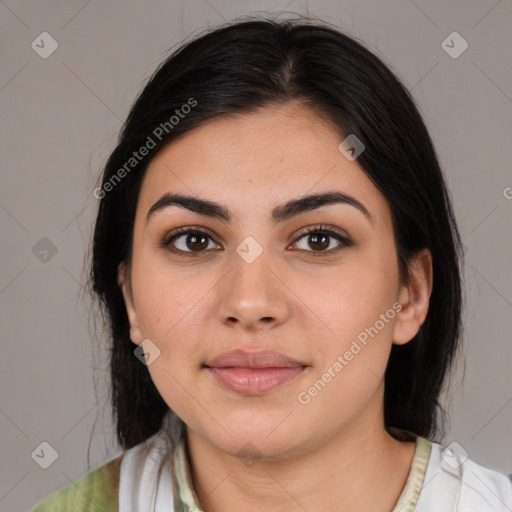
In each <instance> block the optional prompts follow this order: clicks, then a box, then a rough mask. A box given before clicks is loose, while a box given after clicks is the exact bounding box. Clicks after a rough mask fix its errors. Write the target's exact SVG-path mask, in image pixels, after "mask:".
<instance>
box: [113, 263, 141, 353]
mask: <svg viewBox="0 0 512 512" xmlns="http://www.w3.org/2000/svg"><path fill="white" fill-rule="evenodd" d="M128 273H129V270H127V268H126V265H125V263H124V262H121V263H120V264H119V266H118V267H117V284H118V285H119V286H120V287H121V292H122V293H123V298H124V304H125V307H126V313H127V315H128V321H129V323H130V338H131V340H132V342H133V343H135V345H140V344H141V343H142V340H143V337H142V335H141V332H140V328H139V321H138V319H137V312H136V311H135V306H134V303H133V294H132V290H131V283H130V277H129V275H128Z"/></svg>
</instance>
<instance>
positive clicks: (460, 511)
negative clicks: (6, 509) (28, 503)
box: [32, 430, 512, 512]
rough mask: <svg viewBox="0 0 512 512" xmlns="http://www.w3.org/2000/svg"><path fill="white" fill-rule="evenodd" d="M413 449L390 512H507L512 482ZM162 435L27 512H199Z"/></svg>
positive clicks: (426, 448)
mask: <svg viewBox="0 0 512 512" xmlns="http://www.w3.org/2000/svg"><path fill="white" fill-rule="evenodd" d="M400 433H401V435H402V436H404V439H405V437H406V436H408V437H409V438H410V439H414V440H415V441H416V450H415V453H414V458H413V461H412V465H411V470H410V472H409V476H408V478H407V481H406V483H405V486H404V489H403V491H402V493H401V495H400V497H399V499H398V502H397V504H396V505H395V507H394V508H393V511H392V512H511V511H512V481H511V480H510V478H509V477H507V476H506V475H504V474H502V473H499V472H497V471H493V470H491V469H488V468H485V467H483V466H480V465H479V464H477V463H476V462H474V461H472V460H470V459H464V457H463V456H462V455H460V454H459V453H457V452H455V451H451V450H449V449H445V447H444V446H442V445H440V444H438V443H434V442H431V441H428V440H427V439H425V438H423V437H421V436H417V435H416V434H414V433H412V432H408V431H405V430H401V431H400ZM164 453H165V441H164V437H163V435H162V431H160V432H158V433H157V434H155V435H154V436H152V437H150V438H149V439H148V440H146V442H144V443H141V444H139V445H137V446H135V447H133V448H131V449H130V450H127V451H126V452H125V453H124V454H123V455H121V456H119V457H116V458H115V459H113V460H111V461H109V462H107V463H106V464H104V465H103V466H101V467H99V468H97V469H96V470H94V471H91V472H90V473H88V474H87V475H86V476H85V477H84V478H82V479H81V480H79V481H78V482H76V483H75V484H72V485H70V486H68V487H66V488H65V489H62V490H61V491H59V492H57V493H55V494H53V495H51V496H50V497H48V498H47V499H46V500H44V501H43V502H41V503H40V504H39V505H38V506H36V508H34V509H33V510H32V512H68V511H73V512H89V511H90V512H97V511H98V510H101V511H102V512H135V511H136V512H153V511H154V512H201V508H200V506H199V502H198V500H197V496H196V493H195V491H194V488H193V485H192V479H191V473H190V465H189V459H188V454H187V448H186V442H185V439H184V438H182V439H181V440H180V441H179V443H178V444H177V446H176V449H175V451H174V452H173V454H172V457H171V463H172V469H171V467H170V465H169V464H168V465H163V466H162V473H161V475H160V477H158V470H159V467H160V462H161V461H162V458H163V456H164Z"/></svg>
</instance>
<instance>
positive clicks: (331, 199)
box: [146, 191, 372, 223]
mask: <svg viewBox="0 0 512 512" xmlns="http://www.w3.org/2000/svg"><path fill="white" fill-rule="evenodd" d="M331 204H347V205H349V206H353V207H354V208H357V209H358V210H359V211H360V212H362V213H363V214H364V215H365V217H366V218H367V219H368V220H369V221H370V222H372V216H371V215H370V212H369V211H368V210H367V209H366V208H365V206H364V205H363V204H362V203H361V202H359V201H358V200H357V199H356V198H355V197H352V196H350V195H347V194H344V193H343V192H338V191H329V192H323V193H319V194H311V195H307V196H303V197H299V198H297V199H292V200H290V201H288V202H286V203H285V204H282V205H279V206H276V207H275V208H274V209H273V210H272V221H273V222H274V223H278V222H283V221H285V220H288V219H290V218H291V217H295V216H296V215H299V214H301V213H305V212H309V211H312V210H316V209H317V208H321V207H322V206H327V205H331ZM169 206H178V207H179V208H184V209H186V210H190V211H192V212H195V213H198V214H199V215H205V216H207V217H211V218H216V219H219V220H221V221H224V222H231V220H232V218H233V216H232V214H231V212H230V211H229V210H228V209H227V208H226V207H224V206H222V205H220V204H219V203H216V202H214V201H209V200H206V199H200V198H197V197H193V196H186V195H182V194H170V193H166V194H164V195H163V196H162V197H161V198H160V199H159V200H158V201H157V202H156V203H155V204H154V205H153V206H152V207H151V208H150V209H149V211H148V213H147V215H146V222H148V221H149V218H150V217H151V216H152V215H154V214H155V213H156V212H158V211H160V210H163V209H164V208H168V207H169Z"/></svg>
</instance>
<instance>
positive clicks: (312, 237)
mask: <svg viewBox="0 0 512 512" xmlns="http://www.w3.org/2000/svg"><path fill="white" fill-rule="evenodd" d="M303 239H304V240H305V242H304V243H303V246H302V247H298V245H299V242H300V241H301V240H303ZM333 239H334V240H336V241H338V245H337V246H336V245H335V246H334V247H332V240H333ZM351 245H352V241H351V240H349V239H348V238H346V237H345V236H343V235H341V234H340V233H338V232H337V231H333V230H332V229H326V228H325V227H323V226H315V227H312V228H309V229H308V230H307V231H306V232H305V233H303V234H302V235H301V236H300V237H299V238H298V239H297V241H296V242H295V243H294V245H293V247H294V248H298V249H300V250H304V251H307V252H310V253H312V256H323V255H326V256H327V255H330V254H333V253H336V252H338V251H340V250H341V249H343V248H344V247H349V246H351ZM315 253H317V254H315Z"/></svg>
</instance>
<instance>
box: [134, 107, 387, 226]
mask: <svg viewBox="0 0 512 512" xmlns="http://www.w3.org/2000/svg"><path fill="white" fill-rule="evenodd" d="M343 138H344V136H343V135H342V133H341V130H339V129H337V127H336V126H334V125H333V124H332V123H330V122H328V121H326V120H325V119H324V118H322V117H320V116H319V115H317V114H315V112H313V111H311V110H309V109H307V108H305V107H303V106H301V105H300V104H296V103H290V104H285V105H280V106H278V107H276V108H266V109H261V110H259V111H257V112H253V113H244V114H236V115H229V116H220V117H216V118H213V119H212V120H210V121H208V122H206V123H203V124H202V125H200V126H198V127H197V128H194V129H192V130H191V131H189V132H187V133H185V134H183V135H181V136H180V137H178V138H177V139H175V140H174V141H172V142H171V143H169V144H168V145H167V146H166V147H164V148H163V149H162V150H160V152H159V153H158V154H157V155H156V156H155V157H154V158H153V160H152V161H151V163H150V164H149V166H148V168H147V170H146V174H145V176H144V180H143V183H142V187H141V191H140V195H139V203H138V210H140V213H141V214H144V215H145V214H146V213H147V212H148V211H149V209H150V208H151V206H152V205H153V204H154V203H155V201H157V200H158V199H159V198H160V197H161V196H162V194H164V193H166V192H171V193H183V194H187V195H195V196H198V197H201V198H205V199H206V198H208V199H211V200H214V201H215V202H217V203H220V204H224V205H228V207H229V209H230V211H232V212H233V216H234V217H237V214H238V216H239V217H243V216H244V215H245V214H248V212H249V211H250V212H251V213H252V214H254V210H255V208H261V210H262V211H265V214H268V211H267V210H271V209H272V208H273V206H275V205H277V204H282V203H284V202H286V201H287V200H289V199H290V198H295V197H298V196H303V195H306V194H308V193H317V192H322V191H325V190H329V191H331V190H339V191H340V192H344V193H347V194H350V195H352V196H354V197H355V198H357V199H358V200H359V201H360V202H362V203H363V204H365V206H366V207H367V209H368V210H370V212H371V210H373V211H375V215H376V216H377V217H378V216H379V215H382V213H385V210H387V208H388V206H387V201H386V199H385V198H384V196H383V195H382V194H381V193H380V191H379V190H378V189H377V188H376V187H375V185H374V184H373V183H372V182H371V181H370V179H369V178H368V177H367V176H366V175H365V173H364V172H363V171H362V169H361V168H360V166H359V165H358V164H357V161H350V160H348V159H347V158H346V157H345V156H344V155H343V153H341V152H340V150H339V149H338V146H339V144H340V142H341V141H342V140H343ZM381 210H382V211H381Z"/></svg>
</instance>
